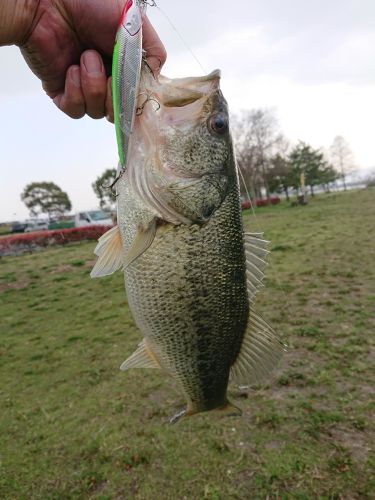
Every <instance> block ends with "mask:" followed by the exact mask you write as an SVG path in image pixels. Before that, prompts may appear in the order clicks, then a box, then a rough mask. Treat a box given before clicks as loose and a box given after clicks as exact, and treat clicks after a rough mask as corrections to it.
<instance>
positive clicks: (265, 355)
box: [230, 310, 286, 386]
mask: <svg viewBox="0 0 375 500" xmlns="http://www.w3.org/2000/svg"><path fill="white" fill-rule="evenodd" d="M285 350H286V346H285V345H284V344H283V343H282V342H281V340H280V339H279V338H278V336H277V335H276V333H275V332H274V331H273V329H272V328H271V327H270V326H269V325H268V324H267V323H266V322H265V321H264V320H263V319H262V318H261V317H260V316H258V315H257V314H255V313H254V312H253V311H252V310H250V317H249V321H248V325H247V330H246V333H245V336H244V338H243V341H242V346H241V349H240V352H239V354H238V357H237V359H236V361H235V363H234V364H233V365H232V367H231V370H230V380H231V382H234V383H235V384H237V385H243V386H247V385H251V384H257V383H259V382H261V381H263V380H264V379H265V378H267V377H268V376H269V374H270V372H271V371H272V370H273V369H274V368H275V367H276V365H277V363H278V362H279V360H280V358H281V356H282V354H283V352H284V351H285Z"/></svg>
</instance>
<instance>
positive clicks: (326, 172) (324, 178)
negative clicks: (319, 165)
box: [320, 162, 337, 193]
mask: <svg viewBox="0 0 375 500" xmlns="http://www.w3.org/2000/svg"><path fill="white" fill-rule="evenodd" d="M336 179H337V172H336V170H335V169H334V167H333V165H330V164H329V163H328V162H327V163H326V166H325V167H324V168H323V170H322V172H321V174H320V180H321V183H322V184H323V186H324V189H325V191H326V192H327V193H329V192H330V189H329V185H330V184H331V182H334V181H335V180H336Z"/></svg>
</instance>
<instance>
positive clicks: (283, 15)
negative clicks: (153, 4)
mask: <svg viewBox="0 0 375 500" xmlns="http://www.w3.org/2000/svg"><path fill="white" fill-rule="evenodd" d="M157 3H158V5H159V6H160V7H161V8H162V9H163V11H165V12H166V13H167V15H168V17H169V18H170V19H171V20H172V21H173V24H174V25H175V26H176V27H177V29H178V30H179V32H180V33H181V34H182V36H183V38H184V39H185V40H186V43H187V44H188V45H189V46H190V47H191V48H192V50H193V52H194V53H195V54H196V56H197V58H198V59H199V60H200V62H201V64H202V65H203V67H204V68H205V70H206V71H207V72H209V71H211V70H213V69H215V68H220V69H221V70H222V89H223V92H224V94H225V96H226V98H227V100H228V102H229V105H230V108H231V110H232V111H239V110H241V109H251V108H258V107H268V108H273V109H275V111H276V114H277V117H278V121H279V124H280V128H281V130H282V131H283V132H284V134H285V135H286V136H287V138H289V139H290V140H291V141H292V142H297V141H298V140H303V141H305V142H307V143H309V144H311V145H312V146H313V147H316V148H319V147H325V148H327V147H329V146H330V144H331V143H332V141H333V139H334V137H335V136H336V135H342V136H344V137H345V138H346V139H347V141H348V142H349V144H350V146H351V149H352V151H353V153H354V155H355V158H356V161H357V164H358V166H359V167H360V168H361V169H362V170H363V171H366V170H369V169H371V168H374V167H375V146H374V116H375V30H374V19H375V0H329V1H327V0H325V1H321V0H311V1H307V0H304V1H302V0H282V1H281V0H246V1H245V0H237V1H236V2H232V3H231V4H230V3H228V2H227V1H224V0H215V1H206V2H203V1H202V0H189V1H186V2H176V1H175V0H158V1H157ZM148 13H149V17H150V19H151V21H153V23H154V25H155V27H156V28H157V30H158V32H159V34H160V37H161V38H162V40H163V41H164V44H165V46H166V49H167V51H168V61H167V63H166V65H165V67H164V70H163V73H164V74H166V75H168V76H172V77H175V76H191V75H195V74H201V73H202V71H201V69H200V67H199V66H198V64H197V63H196V62H195V60H194V59H193V57H192V56H191V55H190V54H189V52H188V51H187V50H186V48H185V47H184V45H183V44H182V43H181V41H180V39H179V38H178V36H177V35H176V33H175V31H174V30H173V29H172V28H171V26H170V25H169V24H168V22H167V21H166V19H165V18H164V17H163V15H162V14H161V13H160V11H158V10H157V9H156V8H149V10H148ZM0 68H1V69H0V72H1V73H0V75H1V78H0V113H1V125H0V127H1V134H0V166H1V182H0V221H5V220H12V219H23V218H26V217H28V212H27V210H26V208H25V206H24V205H23V203H22V202H21V201H20V193H21V192H22V190H23V188H24V187H25V185H26V184H27V183H29V182H33V181H53V182H55V183H57V184H58V185H59V186H60V187H61V188H62V189H64V190H65V191H67V192H68V194H69V196H70V198H71V200H72V203H73V210H74V211H77V210H84V209H89V208H94V207H96V206H97V205H98V202H97V198H96V197H95V195H94V192H93V190H92V187H91V183H92V182H93V181H94V180H95V179H96V177H97V176H98V175H100V174H101V173H102V172H103V171H104V170H105V169H106V168H108V167H115V166H116V165H117V152H116V143H115V133H114V128H113V126H112V125H110V124H108V123H107V122H106V121H105V120H100V121H95V120H91V119H89V118H84V119H82V120H72V119H70V118H68V117H65V115H63V114H62V113H61V112H59V111H58V110H57V109H56V108H55V107H54V105H53V104H52V102H50V100H49V99H48V98H47V97H46V96H45V95H44V94H43V91H42V89H41V85H40V83H39V81H38V80H37V79H36V78H35V77H34V75H33V74H32V73H31V72H30V71H29V70H28V68H27V66H26V64H25V63H24V61H23V59H22V57H21V56H20V54H19V51H18V49H17V48H15V47H3V48H0Z"/></svg>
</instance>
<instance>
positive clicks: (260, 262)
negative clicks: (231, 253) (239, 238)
mask: <svg viewBox="0 0 375 500" xmlns="http://www.w3.org/2000/svg"><path fill="white" fill-rule="evenodd" d="M262 237H263V233H245V254H246V277H247V291H248V295H249V300H250V302H252V301H253V300H254V297H255V294H256V292H257V291H258V290H259V288H261V287H262V286H263V283H262V282H263V278H264V269H265V267H266V265H267V263H266V258H267V256H268V254H269V251H268V250H267V246H268V243H269V242H268V241H266V240H263V238H262Z"/></svg>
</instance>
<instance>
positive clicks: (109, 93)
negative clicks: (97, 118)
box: [105, 76, 115, 123]
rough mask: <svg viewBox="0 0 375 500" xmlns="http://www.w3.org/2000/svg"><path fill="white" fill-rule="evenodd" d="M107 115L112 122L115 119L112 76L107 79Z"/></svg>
mask: <svg viewBox="0 0 375 500" xmlns="http://www.w3.org/2000/svg"><path fill="white" fill-rule="evenodd" d="M105 116H106V118H107V120H108V121H109V122H111V123H113V122H114V121H115V118H114V116H113V103H112V77H111V76H110V77H109V78H108V80H107V95H106V98H105Z"/></svg>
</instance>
